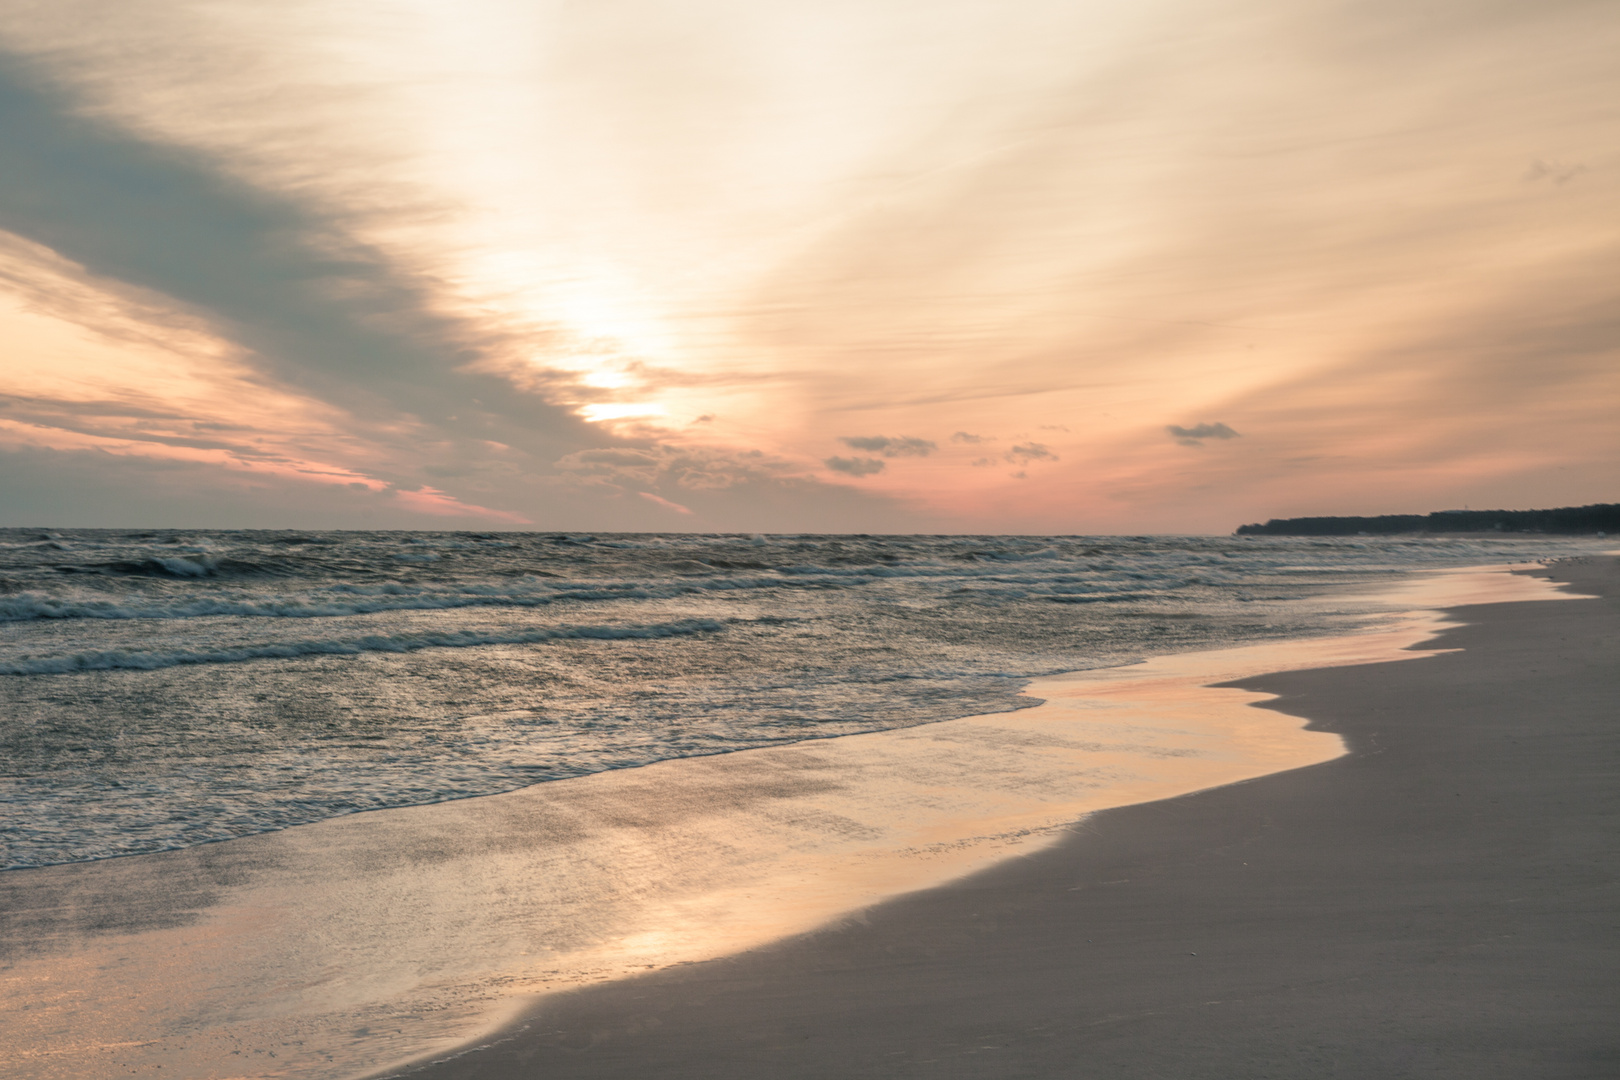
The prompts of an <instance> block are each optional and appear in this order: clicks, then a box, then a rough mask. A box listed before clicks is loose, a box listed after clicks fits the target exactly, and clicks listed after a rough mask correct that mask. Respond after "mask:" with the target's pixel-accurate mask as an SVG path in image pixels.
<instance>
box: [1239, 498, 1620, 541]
mask: <svg viewBox="0 0 1620 1080" xmlns="http://www.w3.org/2000/svg"><path fill="white" fill-rule="evenodd" d="M1477 532H1534V533H1596V534H1599V535H1601V534H1604V533H1614V532H1620V503H1593V504H1592V505H1591V506H1563V507H1559V508H1558V509H1556V510H1436V511H1435V512H1434V513H1432V514H1380V515H1379V516H1377V517H1301V518H1272V519H1271V520H1270V521H1268V522H1266V523H1265V524H1264V525H1239V526H1238V528H1237V535H1238V536H1360V535H1363V534H1365V535H1367V536H1388V535H1390V534H1392V533H1477Z"/></svg>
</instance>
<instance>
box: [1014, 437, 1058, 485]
mask: <svg viewBox="0 0 1620 1080" xmlns="http://www.w3.org/2000/svg"><path fill="white" fill-rule="evenodd" d="M1006 458H1007V460H1008V461H1014V462H1017V463H1018V464H1020V465H1028V464H1029V463H1030V462H1032V461H1056V460H1058V456H1057V455H1056V454H1054V453H1052V450H1051V448H1050V447H1049V446H1047V445H1046V444H1045V443H1038V442H1032V443H1022V444H1020V445H1018V446H1015V447H1013V448H1012V449H1011V450H1008V451H1007V453H1006ZM1019 479H1022V477H1021V476H1020V477H1019Z"/></svg>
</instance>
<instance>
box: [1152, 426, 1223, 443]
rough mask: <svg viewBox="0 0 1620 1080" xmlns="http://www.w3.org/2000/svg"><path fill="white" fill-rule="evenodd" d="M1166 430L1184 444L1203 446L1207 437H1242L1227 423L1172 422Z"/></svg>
mask: <svg viewBox="0 0 1620 1080" xmlns="http://www.w3.org/2000/svg"><path fill="white" fill-rule="evenodd" d="M1164 430H1166V431H1168V432H1169V433H1170V434H1171V435H1173V436H1174V437H1175V440H1176V441H1177V442H1178V443H1180V444H1181V445H1182V446H1203V445H1204V443H1203V440H1205V439H1236V438H1240V436H1239V435H1238V433H1237V432H1235V431H1233V430H1232V429H1231V428H1229V427H1227V426H1226V425H1225V424H1220V423H1216V424H1199V425H1197V426H1196V427H1190V428H1189V427H1182V426H1180V425H1179V424H1171V425H1169V426H1168V427H1166V428H1165V429H1164Z"/></svg>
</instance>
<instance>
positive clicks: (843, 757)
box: [0, 568, 1568, 1080]
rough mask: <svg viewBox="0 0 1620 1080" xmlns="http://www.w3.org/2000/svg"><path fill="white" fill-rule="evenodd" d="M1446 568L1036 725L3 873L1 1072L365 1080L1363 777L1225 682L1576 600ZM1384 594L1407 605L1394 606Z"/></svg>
mask: <svg viewBox="0 0 1620 1080" xmlns="http://www.w3.org/2000/svg"><path fill="white" fill-rule="evenodd" d="M1505 569H1506V568H1487V569H1484V570H1474V571H1469V572H1452V573H1436V574H1429V575H1423V576H1421V577H1418V578H1414V579H1413V580H1412V581H1410V582H1408V583H1405V584H1403V585H1402V586H1399V587H1398V589H1397V591H1396V592H1395V593H1393V594H1392V595H1394V596H1395V597H1397V598H1398V602H1399V603H1402V604H1410V605H1411V606H1412V607H1413V608H1415V609H1423V610H1414V611H1412V612H1410V613H1408V614H1406V615H1403V616H1400V617H1398V618H1396V619H1394V620H1392V621H1390V622H1388V623H1386V624H1384V625H1383V626H1382V628H1380V629H1377V630H1373V631H1370V632H1364V633H1360V634H1354V635H1348V636H1343V637H1335V638H1323V639H1308V640H1295V641H1286V642H1280V643H1273V644H1265V645H1259V646H1249V647H1244V648H1235V649H1227V650H1218V651H1211V652H1201V653H1186V654H1180V655H1172V656H1165V657H1160V658H1157V659H1153V660H1149V661H1147V662H1144V663H1141V664H1136V665H1132V666H1129V667H1123V668H1110V669H1103V670H1096V671H1084V672H1075V673H1070V674H1066V675H1059V676H1054V677H1051V678H1045V679H1039V680H1036V681H1035V682H1033V683H1032V684H1031V685H1030V686H1029V688H1028V690H1027V693H1028V694H1030V695H1031V696H1034V697H1038V698H1042V699H1044V702H1045V703H1044V704H1042V705H1040V706H1038V707H1035V708H1030V709H1026V710H1023V711H1019V712H1014V713H1004V714H996V715H989V716H977V717H967V718H965V719H960V720H954V721H948V722H943V723H935V724H927V725H923V726H919V727H914V728H908V729H900V730H890V731H884V732H877V733H872V734H865V735H853V736H847V737H844V738H839V739H830V740H823V741H814V742H803V743H797V744H793V745H789V746H781V747H774V748H768V749H759V750H750V751H744V752H739V753H734V754H727V755H720V756H714V757H708V758H697V759H692V758H688V759H684V760H676V761H668V762H663V763H660V764H656V765H651V766H648V767H645V768H640V769H631V770H622V771H617V772H607V773H599V774H596V775H592V776H587V777H582V778H579V779H575V780H567V781H559V782H553V783H546V784H540V785H536V786H534V787H530V788H527V789H524V790H521V791H517V792H512V793H509V794H505V795H497V796H490V797H486V798H479V799H468V800H464V801H460V802H452V803H441V804H437V805H432V806H417V807H408V808H403V809H398V810H385V811H378V812H373V813H368V814H362V815H356V816H354V817H349V818H342V819H336V820H329V821H325V822H321V823H319V824H315V825H308V826H303V827H300V828H296V829H291V830H288V831H286V832H282V833H275V834H267V835H261V836H255V837H249V838H245V839H241V840H236V841H231V842H229V843H225V844H216V845H209V846H205V847H199V848H192V849H189V850H186V851H179V852H171V853H165V854H162V855H155V856H141V857H135V858H128V859H119V860H112V861H108V862H101V863H89V864H79V865H74V866H62V867H52V868H47V869H45V870H37V871H24V872H18V873H15V874H7V875H4V877H3V879H0V888H3V889H4V890H6V893H7V895H6V898H5V904H4V905H3V906H4V907H5V908H7V909H9V910H10V911H11V912H12V913H13V914H12V917H11V918H10V919H9V920H8V929H7V931H6V936H5V938H4V939H0V947H3V948H4V950H5V953H6V954H7V955H8V956H9V957H10V959H9V961H8V966H7V967H6V968H5V969H4V970H3V972H0V1009H3V1010H4V1011H5V1012H6V1013H7V1014H8V1016H10V1017H12V1018H14V1019H13V1020H12V1021H8V1023H7V1025H6V1027H5V1030H4V1033H3V1034H0V1075H4V1076H16V1077H23V1076H27V1077H30V1078H47V1077H64V1078H66V1077H73V1078H75V1080H86V1078H94V1077H102V1076H112V1075H115V1074H116V1075H120V1076H128V1075H132V1074H133V1075H151V1074H159V1073H160V1074H161V1075H163V1076H168V1077H210V1078H219V1077H238V1076H240V1077H249V1076H251V1077H267V1076H284V1075H297V1076H303V1077H309V1076H331V1077H341V1076H354V1075H362V1074H366V1073H368V1072H371V1071H374V1070H376V1069H377V1068H379V1067H381V1066H384V1065H386V1064H387V1063H389V1062H402V1061H406V1060H409V1059H412V1058H418V1057H422V1056H426V1055H433V1054H436V1053H443V1052H445V1051H447V1050H449V1049H451V1048H452V1047H454V1046H456V1045H459V1044H462V1043H464V1042H466V1041H468V1040H473V1039H477V1038H479V1037H481V1036H483V1035H485V1034H487V1033H489V1032H491V1031H493V1030H494V1029H495V1028H496V1027H498V1026H499V1025H500V1024H502V1023H503V1022H505V1021H506V1020H508V1019H509V1018H511V1017H512V1016H513V1015H514V1014H515V1013H516V1012H517V1011H519V1010H520V1009H522V1008H523V1007H525V1006H526V1005H527V1004H528V1003H529V1002H530V1001H532V1000H533V995H536V994H542V993H546V992H551V991H556V990H561V989H566V988H569V987H574V986H578V985H581V984H584V983H589V982H593V981H598V980H602V979H609V978H618V977H623V976H625V975H629V974H635V973H638V972H643V971H647V970H649V969H656V968H660V967H665V966H669V965H672V964H680V963H690V962H699V961H703V960H706V959H712V958H714V957H717V956H720V955H724V954H728V953H733V952H736V951H739V950H742V949H747V948H750V947H753V946H756V945H759V944H762V943H764V942H767V941H771V940H773V939H777V938H781V937H783V936H786V935H790V934H795V933H801V932H805V931H809V930H812V929H814V928H816V927H818V926H821V925H824V924H827V923H828V922H830V921H833V920H836V919H838V918H840V917H847V916H850V915H851V914H853V913H855V912H858V911H859V910H860V909H861V908H863V907H865V906H868V905H870V904H872V903H875V902H877V901H879V900H882V899H884V898H885V897H890V896H894V895H897V894H899V893H903V892H908V891H912V890H915V889H920V888H926V887H929V886H933V885H937V884H940V883H943V882H946V881H949V880H951V879H953V878H957V877H960V876H962V875H964V874H968V873H971V872H973V871H974V870H977V869H980V868H983V867H985V866H987V865H989V864H991V863H993V862H996V861H998V860H1001V859H1005V858H1007V857H1009V856H1012V855H1016V854H1019V853H1025V852H1029V851H1032V850H1034V849H1035V848H1037V847H1039V846H1041V845H1044V844H1046V843H1049V842H1050V841H1051V840H1053V839H1054V838H1056V837H1057V836H1058V835H1059V833H1060V831H1061V829H1062V828H1063V827H1064V826H1065V825H1068V824H1072V823H1073V822H1075V821H1076V820H1078V819H1079V818H1081V817H1083V816H1084V815H1086V814H1087V813H1090V812H1092V811H1095V810H1100V809H1104V808H1107V807H1111V806H1121V805H1126V804H1130V803H1136V802H1143V801H1149V800H1153V799H1161V798H1166V797H1170V796H1174V795H1179V794H1184V793H1187V792H1191V791H1196V790H1200V789H1203V788H1207V787H1212V786H1215V785H1220V784H1227V783H1233V782H1236V781H1239V780H1243V779H1247V778H1250V777H1255V776H1260V775H1264V774H1268V773H1274V772H1278V771H1281V770H1285V769H1292V768H1298V767H1301V766H1306V765H1311V764H1314V763H1317V762H1321V761H1326V760H1329V759H1331V758H1334V757H1337V756H1339V755H1340V754H1341V753H1342V752H1343V746H1342V743H1341V742H1340V740H1339V738H1338V737H1337V736H1335V735H1331V734H1326V733H1322V732H1311V731H1307V730H1305V729H1304V727H1303V724H1302V722H1300V721H1298V720H1297V719H1294V718H1291V717H1288V716H1285V715H1281V714H1278V713H1277V712H1275V711H1273V710H1259V709H1253V708H1250V707H1249V706H1250V705H1252V704H1254V703H1256V702H1259V701H1262V700H1265V697H1266V696H1265V695H1262V694H1257V693H1252V692H1248V691H1244V690H1237V689H1231V688H1216V687H1213V686H1212V685H1211V684H1216V683H1223V682H1228V681H1231V680H1235V679H1240V678H1243V677H1246V676H1252V675H1256V674H1260V673H1263V672H1270V671H1279V670H1289V669H1299V668H1309V667H1322V666H1336V665H1346V664H1361V663H1371V662H1377V661H1384V660H1392V659H1399V658H1409V659H1410V658H1418V657H1422V656H1425V655H1432V653H1428V652H1410V651H1405V650H1407V649H1409V648H1410V647H1411V646H1413V645H1416V644H1420V643H1422V642H1423V641H1425V640H1427V639H1429V638H1430V637H1432V636H1433V635H1434V633H1435V632H1436V631H1437V630H1439V629H1440V628H1442V627H1443V626H1445V625H1447V624H1446V623H1445V622H1444V620H1443V618H1442V617H1441V616H1440V615H1439V614H1438V612H1437V611H1435V610H1434V609H1436V608H1439V607H1443V606H1449V605H1457V604H1463V603H1482V602H1495V601H1506V600H1544V599H1557V598H1566V597H1567V596H1568V594H1566V593H1561V592H1556V591H1555V590H1554V588H1553V586H1551V585H1550V584H1548V583H1547V582H1545V581H1543V580H1540V579H1535V578H1529V577H1525V576H1518V575H1510V574H1507V573H1505V572H1503V571H1504V570H1505ZM1386 599H1388V595H1386Z"/></svg>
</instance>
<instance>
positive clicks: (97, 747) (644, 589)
mask: <svg viewBox="0 0 1620 1080" xmlns="http://www.w3.org/2000/svg"><path fill="white" fill-rule="evenodd" d="M1592 550H1594V548H1593V546H1592V541H1590V540H1579V539H1575V538H1557V537H1547V536H1539V535H1537V536H1531V535H1514V534H1502V535H1481V536H1478V537H1472V536H1469V537H1446V538H1424V537H1342V538H1340V537H1311V538H1288V537H1208V536H1187V537H1177V536H1133V537H1127V536H854V535H769V536H767V535H753V536H749V535H689V534H678V535H677V534H668V535H649V534H633V535H630V534H602V533H599V534H563V533H506V532H502V533H479V532H290V531H289V532H242V531H208V530H203V531H193V530H153V531H110V530H67V529H64V530H59V531H40V530H26V529H23V530H19V529H11V530H0V867H3V868H5V869H8V870H20V869H25V868H30V867H41V866H47V865H52V864H62V863H75V862H85V861H90V860H99V859H108V858H113V857H118V856H131V855H138V854H142V853H148V852H156V851H164V850H171V849H176V848H185V847H191V846H194V845H200V844H208V843H214V842H218V841H224V840H230V839H232V838H235V837H241V836H247V835H250V834H255V833H265V832H271V831H275V830H282V829H287V828H290V827H293V826H298V825H303V824H307V823H312V822H317V821H321V820H324V819H329V818H333V817H338V816H342V815H348V814H354V813H358V812H361V811H367V810H375V809H379V808H383V807H398V806H410V805H417V804H424V803H436V802H444V801H447V800H453V799H466V798H470V797H475V796H484V795H492V794H496V793H499V792H507V791H513V790H515V789H518V788H523V787H527V786H529V785H534V784H542V783H547V782H551V781H558V780H563V779H566V778H570V777H579V776H584V775H587V774H592V773H601V772H606V771H609V770H618V769H632V768H635V767H638V766H643V765H647V764H649V763H652V762H657V761H664V760H668V759H676V758H690V757H696V756H702V755H712V754H725V753H731V752H735V751H740V750H747V749H750V748H754V747H762V746H772V745H781V744H785V743H794V742H800V741H804V740H810V739H829V738H836V737H838V736H843V735H850V734H854V733H858V732H872V731H880V730H885V729H893V728H903V727H910V726H915V725H920V724H928V723H932V722H936V721H942V720H949V719H954V718H958V717H964V716H971V715H979V714H987V713H997V712H1006V711H1009V710H1015V709H1018V708H1022V707H1025V706H1028V705H1033V704H1038V701H1037V700H1036V699H1033V698H1030V697H1028V696H1022V697H1020V696H1019V692H1020V690H1021V689H1022V688H1023V687H1025V686H1026V685H1027V684H1028V682H1029V681H1030V680H1031V679H1032V678H1036V677H1039V676H1043V675H1049V674H1053V673H1057V672H1066V671H1079V670H1086V669H1091V668H1103V667H1112V666H1118V665H1126V664H1131V663H1135V662H1138V661H1142V660H1144V659H1147V658H1150V657H1154V656H1158V655H1162V654H1166V653H1174V652H1186V651H1192V650H1202V649H1212V648H1222V647H1228V646H1233V645H1241V644H1246V643H1253V642H1260V641H1266V640H1272V639H1280V638H1298V637H1309V636H1315V635H1325V634H1340V633H1345V632H1351V631H1354V630H1357V629H1363V628H1372V627H1376V626H1377V625H1379V621H1380V619H1382V618H1385V617H1387V616H1388V615H1389V614H1390V613H1389V612H1388V611H1386V610H1384V609H1383V608H1381V607H1380V606H1379V604H1378V603H1377V602H1375V601H1373V600H1371V599H1369V597H1371V596H1373V595H1374V594H1376V593H1377V592H1378V591H1379V589H1380V588H1381V587H1383V586H1386V585H1387V584H1388V583H1390V582H1391V581H1393V580H1396V579H1399V578H1402V577H1404V576H1409V575H1412V574H1414V573H1417V572H1421V571H1425V570H1433V569H1444V568H1450V567H1460V566H1469V565H1497V564H1504V563H1516V562H1533V561H1540V560H1548V559H1555V558H1559V557H1563V556H1567V555H1572V554H1583V553H1589V552H1590V551H1592Z"/></svg>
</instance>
